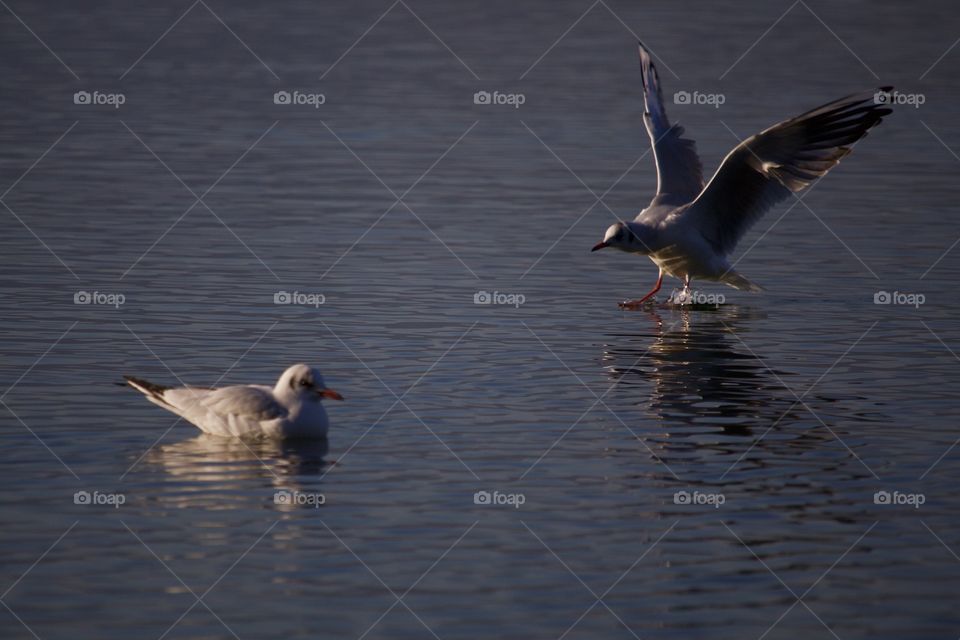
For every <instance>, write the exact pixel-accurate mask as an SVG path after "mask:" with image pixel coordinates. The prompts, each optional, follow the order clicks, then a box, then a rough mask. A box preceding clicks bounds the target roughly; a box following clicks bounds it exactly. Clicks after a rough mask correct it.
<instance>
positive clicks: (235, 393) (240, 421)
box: [124, 364, 343, 438]
mask: <svg viewBox="0 0 960 640" xmlns="http://www.w3.org/2000/svg"><path fill="white" fill-rule="evenodd" d="M124 379H125V380H126V381H127V384H129V385H130V386H131V387H133V388H134V389H136V390H137V391H140V392H141V393H143V395H145V396H146V397H147V400H149V401H150V402H152V403H154V404H156V405H159V406H161V407H163V408H164V409H166V410H168V411H172V412H173V413H175V414H177V415H178V416H180V417H182V418H184V419H186V420H188V421H190V422H192V423H193V424H195V425H196V426H198V427H200V429H201V430H202V431H204V432H205V433H211V434H214V435H218V436H237V437H252V436H267V437H271V438H324V437H326V435H327V426H328V424H329V422H328V420H327V412H326V411H325V410H324V408H323V404H321V402H320V401H321V399H322V398H332V399H334V400H343V396H341V395H340V394H339V393H337V392H336V391H334V390H333V389H328V388H327V386H326V385H325V384H324V382H323V376H321V375H320V372H319V371H317V370H316V369H314V368H312V367H309V366H307V365H305V364H295V365H293V366H292V367H290V368H288V369H287V370H286V371H284V372H283V375H281V376H280V380H278V381H277V385H276V386H275V387H273V388H272V389H271V388H270V387H268V386H265V385H258V384H243V385H234V386H231V387H222V388H220V389H213V388H209V387H178V388H174V387H163V386H160V385H158V384H153V383H152V382H147V381H146V380H141V379H140V378H134V377H133V376H124Z"/></svg>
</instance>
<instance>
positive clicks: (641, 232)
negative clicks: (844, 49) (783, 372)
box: [592, 43, 893, 308]
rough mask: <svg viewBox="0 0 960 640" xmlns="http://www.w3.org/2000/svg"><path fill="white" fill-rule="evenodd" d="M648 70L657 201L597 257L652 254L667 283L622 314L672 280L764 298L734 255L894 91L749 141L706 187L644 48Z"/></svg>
mask: <svg viewBox="0 0 960 640" xmlns="http://www.w3.org/2000/svg"><path fill="white" fill-rule="evenodd" d="M640 64H641V67H642V78H643V99H644V104H645V109H644V114H643V121H644V124H645V125H646V127H647V133H648V134H649V135H650V142H651V145H652V147H653V154H654V157H655V159H656V164H657V195H656V196H655V197H654V198H653V201H651V202H650V205H649V206H648V207H647V208H646V209H644V210H643V211H641V212H640V215H638V216H637V218H636V219H635V220H634V221H633V222H617V223H616V224H613V225H611V226H610V228H608V229H607V232H606V234H604V237H603V241H602V242H599V243H597V244H596V245H595V246H594V247H593V249H592V251H597V250H598V249H604V248H606V247H613V248H615V249H620V250H621V251H627V252H629V253H639V254H642V255H645V256H649V258H650V259H651V260H653V262H654V263H655V264H656V265H657V267H659V268H660V275H659V277H658V278H657V284H656V285H655V286H654V287H653V290H652V291H650V293H648V294H647V295H645V296H644V297H642V298H640V299H639V300H628V301H626V302H621V303H620V306H621V307H625V308H637V307H639V306H640V305H641V304H642V303H643V302H645V301H647V300H648V299H650V298H651V297H653V295H654V294H655V293H657V291H659V290H660V285H661V284H662V283H663V275H664V274H665V273H666V274H667V275H670V276H673V277H675V278H679V279H681V280H683V283H684V291H685V292H686V291H688V290H689V286H690V280H691V279H692V278H700V279H703V280H713V281H716V282H722V283H724V284H727V285H730V286H731V287H734V288H736V289H742V290H744V291H752V292H757V291H762V288H761V287H760V286H758V285H756V284H754V283H753V282H750V281H749V280H747V279H746V278H745V277H743V276H742V275H740V274H739V273H737V272H736V271H734V270H733V266H731V264H730V262H729V261H728V260H727V256H728V255H729V254H730V252H732V251H733V249H734V247H736V244H737V242H738V241H739V240H740V238H742V237H743V235H744V234H745V233H746V231H747V229H749V228H750V226H751V225H753V223H755V222H756V221H757V220H759V219H760V217H761V216H762V215H763V214H764V213H766V211H767V210H768V209H770V208H771V207H772V206H773V205H775V204H777V203H778V202H781V201H783V200H785V199H787V198H788V197H789V196H790V195H791V194H793V193H796V192H798V191H801V190H802V189H804V188H805V187H807V186H808V185H810V184H811V183H812V182H814V181H815V180H817V179H819V178H821V177H822V176H824V175H825V174H826V173H827V171H829V170H830V169H832V168H833V167H834V165H836V164H837V163H838V162H840V159H841V158H843V157H844V156H846V155H847V154H849V153H850V151H851V148H850V146H849V145H852V144H854V143H855V142H857V141H858V140H860V139H861V138H863V137H864V136H865V135H866V134H867V131H869V130H870V129H871V128H873V127H874V126H876V125H877V124H879V122H880V120H881V119H882V118H883V116H885V115H887V114H889V113H891V110H890V109H889V108H887V106H886V104H887V102H888V101H885V100H883V97H884V96H889V92H890V91H891V90H892V89H893V87H881V88H880V89H878V90H877V91H864V92H862V93H856V94H853V95H851V96H847V97H846V98H841V99H839V100H835V101H834V102H830V103H828V104H825V105H823V106H822V107H818V108H816V109H814V110H812V111H808V112H806V113H804V114H801V115H799V116H797V117H795V118H791V119H789V120H785V121H783V122H781V123H780V124H776V125H774V126H772V127H770V128H769V129H766V130H765V131H761V132H760V133H758V134H756V135H755V136H751V137H750V138H747V139H746V140H744V141H743V142H741V143H740V144H738V145H737V146H736V147H734V148H733V151H731V152H730V153H728V154H727V157H726V158H724V159H723V162H722V163H721V164H720V168H719V169H717V172H716V173H715V174H714V176H713V178H711V180H710V182H709V183H708V184H707V185H706V186H704V184H703V175H702V173H701V166H700V158H699V157H697V151H696V147H695V145H694V142H693V140H690V139H687V138H683V137H681V136H682V135H683V128H682V127H681V126H679V125H676V124H675V125H671V124H670V122H669V121H668V120H667V114H666V111H665V109H664V107H663V96H662V94H661V92H660V80H659V78H658V76H657V71H656V69H655V68H654V66H653V61H652V60H651V59H650V54H649V52H648V51H647V50H646V48H644V46H643V43H641V44H640Z"/></svg>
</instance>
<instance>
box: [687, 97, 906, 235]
mask: <svg viewBox="0 0 960 640" xmlns="http://www.w3.org/2000/svg"><path fill="white" fill-rule="evenodd" d="M892 89H893V87H881V88H880V89H879V90H878V91H877V92H874V91H865V92H862V93H857V94H854V95H851V96H847V97H846V98H841V99H840V100H835V101H834V102H830V103H829V104H825V105H823V106H822V107H818V108H816V109H813V110H812V111H808V112H806V113H804V114H801V115H799V116H797V117H795V118H791V119H790V120H786V121H784V122H781V123H779V124H777V125H774V126H772V127H770V128H769V129H767V130H765V131H762V132H761V133H758V134H757V135H755V136H752V137H750V138H747V139H746V140H744V141H743V142H741V143H740V144H739V145H737V146H736V147H735V148H734V149H733V151H731V152H730V153H729V154H727V157H726V158H724V160H723V162H722V163H721V165H720V168H719V169H718V170H717V172H716V174H714V176H713V178H711V180H710V182H709V184H707V186H706V188H705V189H704V190H703V193H701V194H700V195H699V196H698V197H697V199H696V200H695V201H694V202H693V204H691V205H690V207H689V208H688V209H687V210H686V211H685V212H684V213H683V216H684V217H686V218H688V219H689V220H690V221H691V222H693V223H694V225H695V226H696V227H697V228H699V229H700V231H701V233H702V234H703V235H704V237H706V238H707V240H708V241H710V242H711V244H713V246H714V248H715V249H716V250H717V252H718V253H721V254H727V253H729V252H730V251H732V250H733V249H734V247H736V244H737V242H738V241H739V240H740V238H741V237H743V235H744V233H746V231H747V229H749V228H750V226H751V225H753V223H755V222H756V221H757V220H758V219H760V217H761V216H762V215H763V214H764V213H766V211H767V210H768V209H770V208H771V207H772V206H773V205H775V204H777V203H778V202H781V201H782V200H785V199H786V198H787V197H789V196H790V194H791V193H796V192H798V191H800V190H802V189H804V188H805V187H807V186H808V185H810V183H812V182H814V181H815V180H817V179H818V178H821V177H822V176H824V175H825V174H826V173H827V172H828V171H829V170H830V169H832V168H833V167H834V166H835V165H836V164H837V163H838V162H840V160H841V159H842V158H843V157H844V156H846V155H847V154H849V153H850V151H851V149H850V146H849V145H852V144H854V143H855V142H857V141H858V140H860V139H861V138H863V137H864V136H865V135H866V134H867V132H868V131H869V130H870V129H871V128H873V127H875V126H876V125H877V124H878V123H879V122H880V121H881V120H882V119H883V117H884V116H886V115H887V114H889V113H891V110H890V109H889V108H887V107H886V106H885V104H886V103H885V102H883V101H879V100H876V96H877V95H879V93H880V92H883V93H886V94H889V92H890V91H891V90H892Z"/></svg>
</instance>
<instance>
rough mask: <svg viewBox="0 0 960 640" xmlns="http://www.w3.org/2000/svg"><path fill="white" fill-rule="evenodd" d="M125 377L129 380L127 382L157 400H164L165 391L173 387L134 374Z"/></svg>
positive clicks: (124, 377)
mask: <svg viewBox="0 0 960 640" xmlns="http://www.w3.org/2000/svg"><path fill="white" fill-rule="evenodd" d="M123 379H124V380H126V381H127V384H128V385H130V386H131V387H133V388H134V389H136V390H137V391H139V392H140V393H142V394H143V395H145V396H147V397H148V398H151V399H153V398H156V399H157V400H160V401H162V400H163V393H164V391H168V390H169V389H172V388H173V387H164V386H162V385H159V384H154V383H152V382H149V381H147V380H144V379H143V378H134V377H133V376H123Z"/></svg>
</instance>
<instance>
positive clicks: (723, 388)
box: [604, 305, 796, 435]
mask: <svg viewBox="0 0 960 640" xmlns="http://www.w3.org/2000/svg"><path fill="white" fill-rule="evenodd" d="M647 315H648V318H649V322H650V325H649V326H650V329H648V330H647V331H644V332H642V333H631V334H616V335H611V336H610V338H609V344H608V345H607V346H606V348H605V349H604V361H605V363H606V365H607V369H608V370H609V372H610V376H611V379H612V380H613V381H616V383H617V384H618V386H627V387H630V386H633V385H636V386H639V387H643V388H644V389H647V388H649V387H650V384H651V382H652V384H653V388H652V390H651V391H650V395H649V400H648V401H647V402H646V404H647V407H648V409H649V411H650V412H652V413H653V414H654V415H655V416H656V417H657V418H658V419H660V420H662V421H666V422H669V423H671V424H675V423H676V422H681V423H688V424H691V425H697V426H700V427H712V428H716V427H719V428H720V429H722V431H723V432H725V433H727V434H731V435H735V434H741V435H749V434H750V432H751V428H752V427H763V428H764V429H765V428H767V427H769V426H770V425H771V424H773V423H774V422H775V421H777V420H780V423H781V424H782V423H783V422H784V421H786V420H788V419H789V418H790V416H789V415H787V416H784V413H785V412H790V413H792V412H791V411H790V407H791V405H792V404H793V401H794V400H795V398H794V397H793V395H792V394H791V393H790V392H789V390H787V389H785V388H784V386H783V384H782V383H781V382H780V380H778V377H779V378H780V379H785V378H786V377H787V374H785V373H783V372H779V371H778V372H776V375H774V374H773V373H772V372H771V371H770V370H769V369H768V368H767V367H766V365H765V364H764V363H763V362H762V361H761V360H760V358H759V357H758V356H757V355H754V354H753V353H752V352H751V351H750V350H749V349H747V348H746V347H745V346H744V345H743V344H742V343H741V342H740V340H739V339H738V338H737V337H736V336H735V335H733V333H732V332H734V331H739V330H742V329H743V327H744V326H746V325H748V324H749V323H750V322H754V321H756V320H762V319H763V318H764V314H763V313H761V312H758V311H753V310H749V309H742V308H739V307H735V306H732V305H730V306H720V307H716V308H714V307H711V308H710V309H704V310H700V309H689V308H677V309H674V310H671V311H670V312H668V313H666V314H665V315H663V316H662V315H661V314H660V312H659V311H651V312H649V313H648V314H647ZM651 338H652V341H651ZM760 357H762V356H760ZM794 409H796V407H794Z"/></svg>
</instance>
